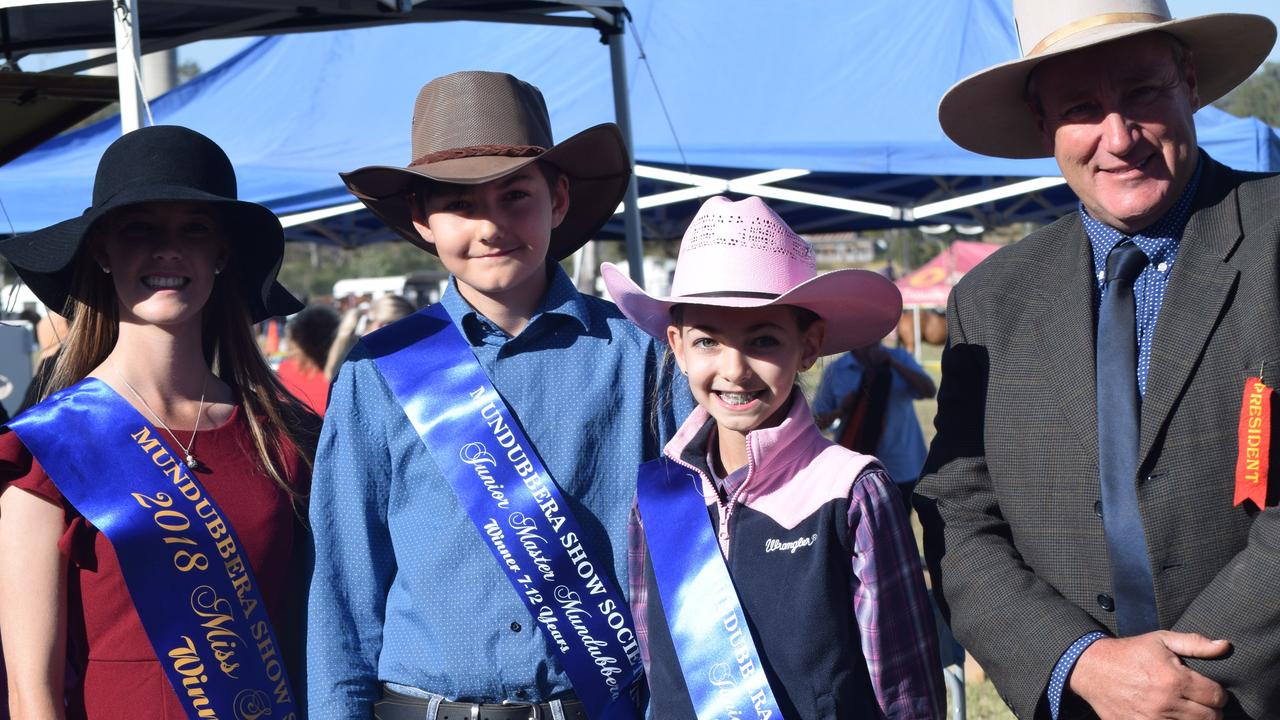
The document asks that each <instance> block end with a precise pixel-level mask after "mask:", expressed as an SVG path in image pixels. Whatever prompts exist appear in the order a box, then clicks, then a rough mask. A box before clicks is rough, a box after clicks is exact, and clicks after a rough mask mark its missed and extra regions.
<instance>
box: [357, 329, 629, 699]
mask: <svg viewBox="0 0 1280 720" xmlns="http://www.w3.org/2000/svg"><path fill="white" fill-rule="evenodd" d="M362 342H364V344H365V346H366V347H367V348H369V350H370V352H371V354H372V355H373V357H374V362H375V363H376V364H377V367H378V370H379V371H380V372H381V373H382V376H383V378H384V379H386V381H387V385H388V386H389V387H390V388H391V392H392V394H393V395H395V398H396V401H397V402H398V403H399V404H400V406H401V407H402V408H403V409H404V412H405V415H406V416H407V417H408V418H409V422H410V423H412V424H413V427H414V429H415V430H417V432H418V436H419V437H420V438H421V439H422V442H423V443H424V444H425V445H426V447H427V450H428V451H429V452H430V453H431V456H432V457H433V458H434V459H435V461H436V466H437V467H439V469H440V472H441V473H442V474H443V475H444V476H445V478H447V479H448V481H449V484H450V486H451V487H452V488H453V491H454V493H455V494H456V495H457V496H458V500H459V502H460V503H461V504H462V506H463V507H464V508H465V509H466V511H467V514H468V515H469V516H470V517H471V520H472V522H474V523H475V526H476V529H478V530H479V531H480V536H481V537H482V538H483V539H484V540H485V544H486V545H488V547H489V549H490V550H491V551H492V552H493V556H494V558H496V559H497V561H498V565H499V566H500V567H501V568H502V570H503V572H504V573H506V576H507V579H508V580H510V581H511V585H512V587H514V588H515V591H516V594H517V595H519V596H520V597H521V598H522V599H523V600H524V602H525V603H526V604H527V606H528V609H529V612H530V614H531V615H532V616H533V618H534V619H535V620H536V621H537V623H538V626H539V627H540V628H541V629H542V632H543V635H544V636H545V637H546V639H547V643H548V645H550V647H551V648H552V649H553V650H554V651H555V652H556V654H557V656H558V657H559V658H560V663H561V665H562V666H563V667H564V671H565V673H566V674H567V675H568V676H569V680H570V682H572V683H573V690H574V692H575V693H576V694H577V696H578V698H579V699H580V700H581V701H582V704H583V705H584V706H585V708H586V710H587V714H588V715H590V716H591V717H592V718H597V719H604V718H636V717H638V716H639V710H638V707H637V706H638V705H642V704H643V698H639V697H633V696H632V693H643V691H644V683H643V682H640V683H637V682H636V681H637V680H638V679H639V678H640V676H641V675H642V674H643V672H644V667H643V665H642V664H641V662H640V649H639V643H638V642H637V640H636V635H635V631H634V630H633V628H634V627H635V626H634V625H633V624H632V622H631V612H630V609H629V608H628V607H627V603H626V600H625V599H624V598H623V596H622V593H621V592H619V591H618V588H617V587H616V586H615V585H614V583H613V581H612V580H611V579H610V577H609V575H608V573H607V572H606V571H605V569H604V568H605V567H607V566H608V563H607V562H606V563H599V562H597V560H598V558H595V557H592V556H591V555H589V554H588V552H587V549H586V547H585V546H584V545H583V543H582V539H583V534H582V528H581V527H580V526H579V524H578V521H577V519H576V518H574V516H573V513H572V512H571V511H570V510H569V504H568V503H567V502H565V499H564V496H563V495H562V494H561V493H560V489H559V488H558V487H557V486H556V483H555V480H554V479H553V478H552V477H551V473H550V472H548V471H547V468H546V467H544V466H543V464H542V461H541V460H540V459H539V458H538V454H537V452H536V450H535V448H534V447H533V444H532V443H530V442H529V439H528V438H527V437H526V436H525V434H524V431H523V430H522V429H521V428H520V425H519V424H518V423H517V422H516V421H515V419H514V418H513V417H512V413H511V411H510V409H508V408H507V405H506V403H505V402H503V400H502V398H501V397H500V396H499V395H498V391H497V390H496V389H495V388H494V387H493V383H492V382H490V381H489V378H488V376H487V375H485V372H484V369H483V368H481V367H480V363H479V362H478V361H477V360H476V358H475V355H474V354H473V353H472V352H471V347H470V346H469V345H467V341H466V340H465V339H464V338H463V337H462V334H461V333H460V332H458V329H457V328H456V327H454V324H453V321H452V320H451V319H450V318H449V313H448V311H447V310H445V308H444V306H443V305H441V304H436V305H432V306H431V307H428V308H424V309H423V310H420V311H418V312H417V313H414V314H413V315H410V316H409V317H407V318H404V319H403V320H400V321H399V322H396V323H395V324H393V325H389V326H387V327H385V328H383V329H381V330H379V331H377V332H375V333H372V334H370V335H367V336H366V337H365V338H364V340H363V341H362ZM572 401H573V399H572V398H565V402H572Z"/></svg>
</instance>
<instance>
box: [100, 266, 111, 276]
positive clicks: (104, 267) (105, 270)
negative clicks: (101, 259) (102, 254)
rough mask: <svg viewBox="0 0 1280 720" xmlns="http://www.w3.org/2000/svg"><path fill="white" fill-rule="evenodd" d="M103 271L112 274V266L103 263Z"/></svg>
mask: <svg viewBox="0 0 1280 720" xmlns="http://www.w3.org/2000/svg"><path fill="white" fill-rule="evenodd" d="M102 272H104V273H106V274H108V275H110V274H111V268H109V267H107V266H106V265H103V266H102Z"/></svg>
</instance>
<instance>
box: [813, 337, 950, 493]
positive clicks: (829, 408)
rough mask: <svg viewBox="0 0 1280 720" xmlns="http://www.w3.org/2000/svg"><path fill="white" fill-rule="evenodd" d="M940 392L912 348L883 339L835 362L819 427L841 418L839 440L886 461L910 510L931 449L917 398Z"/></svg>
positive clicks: (822, 393) (825, 381)
mask: <svg viewBox="0 0 1280 720" xmlns="http://www.w3.org/2000/svg"><path fill="white" fill-rule="evenodd" d="M935 392H937V389H936V388H935V387H934V384H933V378H931V377H929V374H928V373H927V372H925V371H924V368H922V367H920V364H919V363H917V362H916V359H915V358H914V357H912V356H911V353H909V352H907V350H906V349H905V348H901V347H895V348H886V347H885V346H884V345H883V344H881V343H879V342H877V343H875V344H873V345H867V346H865V347H861V348H858V349H856V350H853V351H852V352H848V353H845V354H843V355H841V356H840V357H838V358H836V359H835V360H833V361H831V362H829V363H828V364H827V366H826V368H825V369H823V371H822V382H821V383H820V384H819V385H818V392H817V394H816V395H815V396H814V399H813V412H814V417H815V419H816V420H817V422H818V427H820V428H828V427H830V426H831V425H832V424H834V423H835V422H836V421H837V420H839V421H840V424H839V425H838V426H837V428H836V442H838V443H839V444H840V445H841V446H843V447H847V448H849V449H850V450H853V451H855V452H860V453H865V454H867V455H875V456H876V457H877V458H879V460H880V462H882V463H884V467H885V469H886V470H888V471H889V476H890V477H892V478H893V481H894V482H895V483H897V485H898V493H899V494H900V495H901V496H902V502H903V504H904V506H905V507H906V509H907V514H910V513H911V492H912V489H913V488H915V486H916V481H917V480H918V479H919V478H920V468H921V467H922V466H923V465H924V458H925V454H926V452H927V451H926V449H925V445H924V433H923V432H921V430H920V420H919V418H917V417H916V409H915V404H914V402H913V401H915V400H923V399H926V398H931V397H933V395H934V393H935Z"/></svg>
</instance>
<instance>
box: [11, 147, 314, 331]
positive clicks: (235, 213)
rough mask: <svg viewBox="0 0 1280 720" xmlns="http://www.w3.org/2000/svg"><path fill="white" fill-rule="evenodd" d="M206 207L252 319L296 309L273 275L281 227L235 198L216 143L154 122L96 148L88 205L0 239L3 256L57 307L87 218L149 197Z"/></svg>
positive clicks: (67, 288)
mask: <svg viewBox="0 0 1280 720" xmlns="http://www.w3.org/2000/svg"><path fill="white" fill-rule="evenodd" d="M181 201H190V202H201V203H208V204H209V205H211V206H212V207H213V208H214V210H215V212H216V213H217V215H218V218H219V219H220V220H221V222H222V232H223V235H224V236H225V237H226V239H227V241H228V243H229V248H230V254H229V258H228V262H229V263H230V265H232V266H234V272H233V273H232V275H233V276H234V277H235V278H236V279H237V281H238V282H239V284H240V286H241V287H240V289H241V291H242V292H243V293H244V297H245V301H246V303H247V304H248V307H249V314H250V315H251V316H252V318H253V321H254V322H259V321H261V320H265V319H267V318H269V317H275V316H277V315H292V314H293V313H296V312H298V311H299V310H301V309H302V308H303V305H302V303H301V302H299V301H298V299H297V298H295V297H294V296H293V295H292V294H291V293H290V292H289V291H288V290H286V289H285V288H284V286H283V285H281V284H280V283H279V282H277V281H276V274H277V273H278V272H279V271H280V263H281V262H282V261H283V259H284V229H283V228H282V227H281V226H280V221H279V219H277V218H276V216H275V214H274V213H272V212H271V211H270V210H268V209H267V208H265V207H263V206H261V205H258V204H256V203H251V202H246V201H244V200H238V199H237V195H236V175H235V170H234V169H233V168H232V167H231V161H230V160H229V159H228V158H227V155H226V153H224V152H223V151H222V148H220V147H218V145H217V144H216V143H214V142H213V141H212V140H210V139H209V138H207V137H205V136H203V135H201V134H200V133H198V132H195V131H194V130H189V129H187V128H184V127H179V126H176V125H156V126H153V127H146V128H141V129H138V130H134V131H133V132H130V133H127V134H125V135H123V136H121V137H120V138H119V139H117V140H116V141H115V142H113V143H111V145H110V146H109V147H108V148H107V150H106V152H104V153H103V154H102V159H101V160H100V161H99V162H98V173H97V176H96V177H95V178H94V182H93V205H92V206H91V207H89V208H88V209H86V210H85V211H84V213H83V214H81V215H80V216H79V217H75V218H72V219H70V220H65V221H63V222H60V223H57V224H56V225H51V226H49V227H47V228H43V229H41V230H36V231H35V232H31V233H27V234H25V235H18V236H15V237H12V238H9V239H7V240H3V241H0V255H3V256H4V257H5V259H7V260H8V261H9V262H10V263H11V264H13V266H14V269H15V270H17V272H18V276H19V277H21V278H22V281H23V282H24V283H26V284H27V286H28V287H30V288H31V291H32V292H33V293H35V295H36V297H38V298H40V301H41V302H43V303H44V304H45V305H48V306H49V307H50V308H51V309H52V310H54V311H55V312H62V309H63V307H64V306H65V305H66V302H67V297H68V296H69V295H70V294H71V291H72V276H73V274H74V268H73V266H72V260H74V259H75V257H76V255H77V253H79V252H80V249H81V246H82V245H83V243H84V238H85V235H86V234H87V233H88V232H89V229H90V228H92V227H93V224H94V223H95V222H97V221H98V220H100V219H102V218H103V217H104V216H105V215H107V214H108V213H110V212H112V211H113V210H119V209H121V208H125V207H129V206H131V205H140V204H143V203H156V202H181Z"/></svg>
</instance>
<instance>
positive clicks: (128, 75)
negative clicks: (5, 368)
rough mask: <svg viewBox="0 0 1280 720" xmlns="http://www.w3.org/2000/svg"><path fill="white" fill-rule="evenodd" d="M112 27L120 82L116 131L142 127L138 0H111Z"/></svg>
mask: <svg viewBox="0 0 1280 720" xmlns="http://www.w3.org/2000/svg"><path fill="white" fill-rule="evenodd" d="M111 9H112V13H111V16H112V18H113V19H114V20H115V28H116V77H117V79H118V82H119V84H120V132H121V133H127V132H131V131H133V130H137V129H138V128H140V127H142V103H143V102H144V101H143V99H142V83H141V82H140V80H139V77H140V73H141V70H140V69H139V66H140V65H141V64H142V55H141V50H140V48H139V43H138V0H112V2H111Z"/></svg>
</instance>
